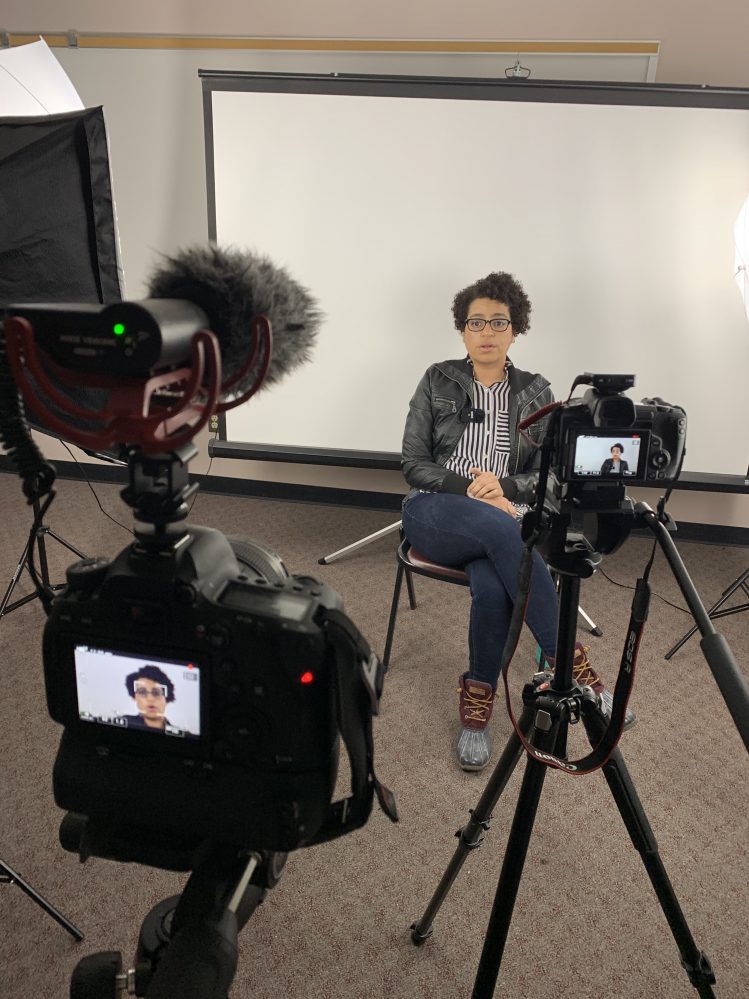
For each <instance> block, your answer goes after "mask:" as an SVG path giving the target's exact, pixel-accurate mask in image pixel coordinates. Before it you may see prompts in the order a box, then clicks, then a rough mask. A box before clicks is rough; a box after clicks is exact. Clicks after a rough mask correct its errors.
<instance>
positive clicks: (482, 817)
mask: <svg viewBox="0 0 749 999" xmlns="http://www.w3.org/2000/svg"><path fill="white" fill-rule="evenodd" d="M534 714H535V711H534V709H533V708H532V707H529V706H526V708H525V710H524V711H523V714H522V715H521V716H520V721H519V722H518V724H519V727H520V731H521V732H522V733H523V735H524V736H526V737H527V735H528V731H529V730H530V728H531V725H532V722H533V716H534ZM522 751H523V747H522V743H521V742H520V739H519V738H518V735H517V733H516V732H515V731H514V730H513V732H512V735H511V736H510V738H509V739H508V741H507V745H506V746H505V748H504V751H503V753H502V755H501V757H500V758H499V761H498V762H497V765H496V767H495V768H494V772H493V773H492V775H491V777H490V778H489V783H488V784H487V785H486V787H485V788H484V793H483V794H482V795H481V797H480V799H479V802H478V804H477V805H476V807H475V808H472V809H471V818H470V819H469V821H468V824H467V825H465V826H464V827H463V828H462V829H459V830H458V832H457V833H456V834H455V835H456V836H457V837H458V846H457V847H456V849H455V853H454V854H453V855H452V859H451V860H450V863H449V864H448V865H447V870H446V871H445V873H444V874H443V875H442V880H441V881H440V883H439V885H438V886H437V890H436V891H435V893H434V895H433V896H432V898H431V901H430V902H429V905H428V906H427V907H426V910H425V912H424V915H423V916H422V917H421V919H420V920H419V921H418V923H413V924H412V926H411V940H412V941H413V942H414V943H415V944H416V945H417V946H418V945H419V944H422V943H424V941H425V940H426V939H427V938H428V937H430V936H431V935H432V921H433V920H434V917H435V916H436V915H437V913H438V911H439V909H440V907H441V905H442V903H443V902H444V900H445V898H446V896H447V893H448V892H449V891H450V889H451V888H452V885H453V882H454V881H455V879H456V878H457V876H458V874H459V873H460V869H461V867H462V866H463V862H464V861H465V859H466V857H467V856H468V854H469V853H470V852H471V850H475V849H476V848H477V847H479V846H481V844H482V843H483V841H484V833H485V832H486V830H487V829H488V828H489V822H490V820H491V817H492V814H491V813H492V809H493V808H494V806H495V805H496V803H497V801H498V800H499V796H500V795H501V794H502V792H503V791H504V789H505V786H506V785H507V782H508V780H509V779H510V777H511V776H512V774H513V771H514V770H515V767H516V766H517V764H518V760H519V759H520V754H521V753H522Z"/></svg>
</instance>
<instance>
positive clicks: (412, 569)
mask: <svg viewBox="0 0 749 999" xmlns="http://www.w3.org/2000/svg"><path fill="white" fill-rule="evenodd" d="M395 557H396V560H397V563H398V568H397V571H396V574H395V588H394V590H393V602H392V604H391V605H390V620H389V621H388V630H387V638H386V639H385V652H384V653H383V656H382V665H383V667H384V668H385V669H386V670H388V669H389V668H390V653H391V651H392V648H393V635H394V633H395V621H396V618H397V617H398V604H399V603H400V595H401V589H402V587H403V576H404V575H405V577H406V589H407V590H408V603H409V606H410V608H411V610H415V609H416V595H415V592H414V584H413V578H412V577H413V575H414V573H415V574H416V575H417V576H427V577H428V578H429V579H438V580H441V581H442V582H443V583H457V584H458V586H469V585H470V581H469V579H468V576H467V575H466V574H465V572H463V570H462V569H455V568H452V567H451V566H447V565H440V564H439V563H438V562H432V561H431V560H430V559H428V558H427V557H426V555H422V554H421V552H419V551H417V550H416V549H415V548H412V547H411V544H410V543H409V542H408V541H407V540H406V539H405V538H403V534H402V532H401V543H400V545H398V550H397V552H396V553H395ZM579 613H580V616H581V617H583V618H584V619H585V621H586V622H587V623H588V625H589V626H590V633H591V634H592V635H602V634H603V632H602V631H601V629H600V628H599V627H598V625H597V624H596V623H595V622H594V621H593V620H591V618H589V617H588V615H587V614H586V613H585V611H584V610H583V609H582V608H579ZM537 654H538V655H540V649H537Z"/></svg>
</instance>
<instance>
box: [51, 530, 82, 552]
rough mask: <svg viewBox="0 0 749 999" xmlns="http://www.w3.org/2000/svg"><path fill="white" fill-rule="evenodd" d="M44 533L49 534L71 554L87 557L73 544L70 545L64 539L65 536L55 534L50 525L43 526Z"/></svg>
mask: <svg viewBox="0 0 749 999" xmlns="http://www.w3.org/2000/svg"><path fill="white" fill-rule="evenodd" d="M44 533H45V534H47V535H49V537H50V538H52V539H53V540H54V541H56V542H57V543H58V545H62V546H63V548H67V550H68V551H69V552H72V553H73V555H77V556H78V558H86V557H87V556H86V555H84V553H83V552H82V551H79V550H78V549H77V548H76V547H75V545H71V543H70V542H69V541H66V540H65V538H61V537H60V535H59V534H55V532H54V531H53V530H52V529H51V528H50V527H47V528H45V529H44Z"/></svg>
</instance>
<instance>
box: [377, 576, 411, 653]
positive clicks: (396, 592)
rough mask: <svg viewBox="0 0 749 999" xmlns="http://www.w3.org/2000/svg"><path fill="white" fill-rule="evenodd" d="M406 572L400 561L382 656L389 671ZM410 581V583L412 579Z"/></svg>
mask: <svg viewBox="0 0 749 999" xmlns="http://www.w3.org/2000/svg"><path fill="white" fill-rule="evenodd" d="M404 572H405V569H404V567H403V566H402V565H401V564H400V562H399V563H398V571H397V573H396V574H395V589H394V590H393V602H392V604H391V605H390V620H389V621H388V633H387V638H386V639H385V652H384V654H383V656H382V667H383V669H384V670H385V672H387V671H388V670H389V669H390V651H391V649H392V647H393V633H394V631H395V619H396V617H397V616H398V601H399V599H400V595H401V586H402V585H403V573H404ZM409 576H410V573H409ZM408 582H409V585H410V580H409V581H408ZM409 594H410V590H409Z"/></svg>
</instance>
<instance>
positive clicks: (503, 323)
mask: <svg viewBox="0 0 749 999" xmlns="http://www.w3.org/2000/svg"><path fill="white" fill-rule="evenodd" d="M487 323H489V325H490V326H491V328H492V329H493V330H494V332H495V333H504V331H505V330H506V329H507V327H508V326H512V322H511V321H510V320H509V319H469V320H468V321H467V322H466V329H468V330H470V331H471V333H480V332H481V331H482V330H483V329H484V327H485V326H486V324H487Z"/></svg>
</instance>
